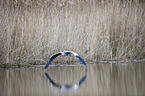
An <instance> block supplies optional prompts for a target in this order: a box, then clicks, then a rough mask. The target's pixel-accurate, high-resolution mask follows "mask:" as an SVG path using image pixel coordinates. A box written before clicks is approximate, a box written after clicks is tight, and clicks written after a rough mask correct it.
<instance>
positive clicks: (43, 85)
mask: <svg viewBox="0 0 145 96" xmlns="http://www.w3.org/2000/svg"><path fill="white" fill-rule="evenodd" d="M43 67H44V66H40V67H33V68H9V69H0V96H46V95H47V96H70V95H72V96H74V95H75V96H76V95H77V96H78V95H79V96H80V95H81V96H94V95H95V96H103V95H106V96H142V95H144V96H145V62H139V63H138V62H134V63H117V64H89V65H88V67H87V68H85V67H84V66H50V67H49V68H48V69H46V70H44V69H43Z"/></svg>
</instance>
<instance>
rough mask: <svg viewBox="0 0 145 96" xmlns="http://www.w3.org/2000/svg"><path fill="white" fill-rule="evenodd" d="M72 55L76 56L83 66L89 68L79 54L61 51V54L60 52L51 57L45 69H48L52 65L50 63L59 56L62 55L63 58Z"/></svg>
mask: <svg viewBox="0 0 145 96" xmlns="http://www.w3.org/2000/svg"><path fill="white" fill-rule="evenodd" d="M71 54H73V55H75V56H76V57H77V58H78V59H79V60H80V62H81V63H82V64H83V65H85V66H87V64H86V62H85V61H84V59H83V58H82V57H81V56H80V55H79V54H77V53H75V52H72V51H60V52H58V53H55V54H53V55H52V56H51V57H50V59H49V60H48V63H47V64H46V66H45V68H47V67H48V66H49V65H50V63H51V62H52V61H53V60H54V59H55V58H56V57H57V56H59V55H61V56H70V55H71Z"/></svg>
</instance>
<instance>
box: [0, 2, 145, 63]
mask: <svg viewBox="0 0 145 96" xmlns="http://www.w3.org/2000/svg"><path fill="white" fill-rule="evenodd" d="M144 5H145V1H144V0H142V1H141V0H127V1H126V0H86V1H85V0H72V1H71V0H1V1H0V22H1V23H0V62H1V63H0V64H7V65H8V64H16V65H19V64H20V65H22V64H45V63H46V61H47V60H48V59H49V57H50V56H51V55H52V54H54V53H56V52H58V51H61V50H72V51H75V52H77V53H79V54H80V55H81V56H82V57H83V58H84V59H85V60H86V61H87V60H91V61H98V60H118V59H142V58H145V40H144V38H145V6H144ZM59 59H60V58H58V59H56V60H55V62H58V60H59ZM76 60H77V59H75V58H70V59H69V58H66V59H63V60H61V62H63V63H64V62H73V61H76ZM59 61H60V60H59Z"/></svg>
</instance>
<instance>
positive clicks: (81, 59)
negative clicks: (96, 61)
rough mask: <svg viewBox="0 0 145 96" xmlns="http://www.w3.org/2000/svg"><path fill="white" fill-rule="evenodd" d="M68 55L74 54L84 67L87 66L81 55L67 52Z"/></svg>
mask: <svg viewBox="0 0 145 96" xmlns="http://www.w3.org/2000/svg"><path fill="white" fill-rule="evenodd" d="M66 53H67V54H74V55H75V56H76V57H77V58H78V59H79V60H80V62H81V63H82V64H83V65H85V66H87V64H86V62H85V60H84V59H83V58H82V57H81V56H80V55H79V54H77V53H75V52H72V51H66Z"/></svg>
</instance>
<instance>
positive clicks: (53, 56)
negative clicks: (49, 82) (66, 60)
mask: <svg viewBox="0 0 145 96" xmlns="http://www.w3.org/2000/svg"><path fill="white" fill-rule="evenodd" d="M59 55H61V53H60V52H59V53H56V54H54V55H52V56H51V57H50V59H49V61H48V63H47V64H46V66H45V68H47V67H48V66H49V64H50V63H51V62H52V61H53V59H54V58H56V57H57V56H59Z"/></svg>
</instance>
